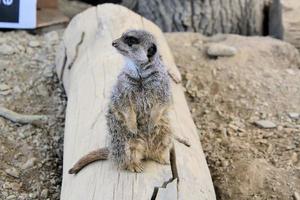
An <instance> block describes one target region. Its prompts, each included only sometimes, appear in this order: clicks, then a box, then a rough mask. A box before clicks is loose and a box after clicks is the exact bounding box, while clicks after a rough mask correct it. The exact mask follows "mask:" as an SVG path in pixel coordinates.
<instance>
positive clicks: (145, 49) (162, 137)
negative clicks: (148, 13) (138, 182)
mask: <svg viewBox="0 0 300 200" xmlns="http://www.w3.org/2000/svg"><path fill="white" fill-rule="evenodd" d="M112 46H113V47H115V48H116V50H117V51H118V52H119V53H120V54H122V55H123V56H124V57H125V65H124V67H123V69H122V71H121V73H120V74H119V76H118V79H117V83H116V85H115V86H114V87H113V89H112V95H111V98H110V103H109V106H108V112H107V114H106V120H107V127H108V132H109V135H110V145H109V147H108V148H102V149H98V150H95V151H92V152H90V153H89V154H87V155H86V156H84V157H82V158H81V159H80V160H79V161H78V162H77V163H76V164H75V165H74V166H73V168H72V169H70V170H69V173H70V174H75V173H77V172H79V171H80V170H81V169H82V168H83V167H85V166H86V165H88V164H89V163H91V162H94V161H97V160H106V159H111V160H113V161H114V163H116V164H117V166H119V167H121V168H123V169H127V170H129V171H132V172H142V171H143V168H144V167H143V163H142V160H144V159H151V160H154V161H156V162H158V163H161V164H169V161H170V159H169V155H170V149H171V148H172V145H173V139H174V138H175V139H177V140H178V141H179V142H181V143H184V144H186V145H187V146H189V143H188V142H187V141H186V140H184V139H183V140H182V139H180V138H178V137H174V135H173V134H172V131H171V127H170V121H169V117H168V113H169V108H170V105H171V89H170V81H169V74H168V71H167V69H166V67H165V66H164V65H163V63H162V61H161V57H160V55H159V53H158V51H157V43H156V40H155V38H154V36H153V35H152V34H150V33H149V32H147V31H144V30H129V31H127V32H125V33H124V34H123V35H122V36H121V37H120V38H118V39H116V40H114V41H113V42H112Z"/></svg>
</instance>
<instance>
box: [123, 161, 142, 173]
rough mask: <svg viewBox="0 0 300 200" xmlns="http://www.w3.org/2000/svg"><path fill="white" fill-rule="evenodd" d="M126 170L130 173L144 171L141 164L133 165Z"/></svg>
mask: <svg viewBox="0 0 300 200" xmlns="http://www.w3.org/2000/svg"><path fill="white" fill-rule="evenodd" d="M127 170H129V171H131V172H136V173H141V172H142V171H143V170H144V166H143V164H142V163H134V164H131V165H130V166H128V167H127Z"/></svg>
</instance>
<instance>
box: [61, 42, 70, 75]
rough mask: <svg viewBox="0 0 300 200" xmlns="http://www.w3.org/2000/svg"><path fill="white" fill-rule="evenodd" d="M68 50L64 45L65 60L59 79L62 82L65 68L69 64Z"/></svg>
mask: <svg viewBox="0 0 300 200" xmlns="http://www.w3.org/2000/svg"><path fill="white" fill-rule="evenodd" d="M67 59H68V58H67V48H66V46H65V45H64V60H63V65H62V68H61V72H60V77H59V79H60V80H61V81H62V79H63V77H64V72H65V67H66V64H67Z"/></svg>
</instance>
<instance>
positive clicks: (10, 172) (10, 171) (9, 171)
mask: <svg viewBox="0 0 300 200" xmlns="http://www.w3.org/2000/svg"><path fill="white" fill-rule="evenodd" d="M5 172H6V173H7V174H8V175H10V176H12V177H15V178H19V176H20V173H19V172H18V170H16V168H10V169H6V170H5Z"/></svg>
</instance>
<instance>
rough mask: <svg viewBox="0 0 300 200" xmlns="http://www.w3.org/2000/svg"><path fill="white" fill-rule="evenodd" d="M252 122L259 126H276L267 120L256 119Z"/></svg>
mask: <svg viewBox="0 0 300 200" xmlns="http://www.w3.org/2000/svg"><path fill="white" fill-rule="evenodd" d="M254 124H255V125H256V126H258V127H259V128H266V129H268V128H276V124H275V123H274V122H272V121H269V120H258V121H256V122H254Z"/></svg>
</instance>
